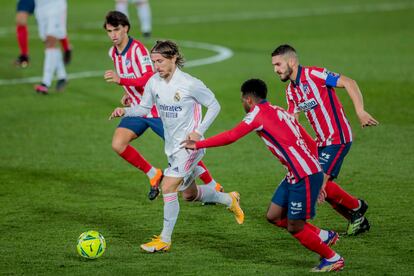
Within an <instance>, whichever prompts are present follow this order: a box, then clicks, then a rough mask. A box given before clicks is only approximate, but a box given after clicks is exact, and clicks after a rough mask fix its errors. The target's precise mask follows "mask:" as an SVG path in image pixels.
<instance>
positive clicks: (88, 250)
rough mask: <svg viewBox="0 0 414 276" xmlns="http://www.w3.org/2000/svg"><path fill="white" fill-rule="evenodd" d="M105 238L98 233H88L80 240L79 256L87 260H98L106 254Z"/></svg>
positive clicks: (77, 247) (80, 237)
mask: <svg viewBox="0 0 414 276" xmlns="http://www.w3.org/2000/svg"><path fill="white" fill-rule="evenodd" d="M105 248H106V242H105V238H104V237H103V236H102V235H101V234H100V233H99V232H97V231H93V230H91V231H87V232H84V233H82V234H81V235H80V236H79V238H78V244H77V246H76V249H77V250H78V253H79V255H81V256H82V257H84V258H87V259H96V258H99V257H100V256H102V254H103V253H104V252H105Z"/></svg>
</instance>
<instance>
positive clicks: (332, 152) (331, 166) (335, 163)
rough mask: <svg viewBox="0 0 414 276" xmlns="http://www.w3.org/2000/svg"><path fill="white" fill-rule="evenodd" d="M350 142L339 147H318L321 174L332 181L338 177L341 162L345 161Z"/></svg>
mask: <svg viewBox="0 0 414 276" xmlns="http://www.w3.org/2000/svg"><path fill="white" fill-rule="evenodd" d="M351 145H352V142H349V143H346V144H340V145H330V146H326V147H319V148H318V154H319V163H320V164H321V166H322V169H323V172H324V173H325V174H327V175H329V176H330V177H331V179H334V178H336V177H338V175H339V171H340V170H341V166H342V162H343V161H344V159H345V156H346V155H347V153H348V151H349V149H350V148H351Z"/></svg>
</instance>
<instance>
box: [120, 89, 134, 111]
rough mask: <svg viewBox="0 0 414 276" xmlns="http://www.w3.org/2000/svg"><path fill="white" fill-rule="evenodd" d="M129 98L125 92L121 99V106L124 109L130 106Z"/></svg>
mask: <svg viewBox="0 0 414 276" xmlns="http://www.w3.org/2000/svg"><path fill="white" fill-rule="evenodd" d="M131 102H132V101H131V98H130V97H129V95H128V93H127V92H125V93H124V94H123V95H122V98H121V104H122V105H123V106H124V107H129V106H131Z"/></svg>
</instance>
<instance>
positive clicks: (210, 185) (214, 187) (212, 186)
mask: <svg viewBox="0 0 414 276" xmlns="http://www.w3.org/2000/svg"><path fill="white" fill-rule="evenodd" d="M216 184H217V182H216V181H215V180H214V179H213V180H211V181H210V182H209V183H207V184H205V185H207V186H209V187H211V188H213V189H216Z"/></svg>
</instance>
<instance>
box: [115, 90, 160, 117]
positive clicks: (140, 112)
mask: <svg viewBox="0 0 414 276" xmlns="http://www.w3.org/2000/svg"><path fill="white" fill-rule="evenodd" d="M153 105H154V99H153V97H152V91H151V85H147V86H146V87H145V90H144V94H143V95H142V99H141V102H140V103H139V105H135V106H133V107H125V108H123V107H117V108H115V110H114V111H113V112H112V114H111V116H109V120H112V119H113V118H116V117H123V116H124V117H142V116H145V115H148V114H149V113H150V112H151V108H152V106H153Z"/></svg>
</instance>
